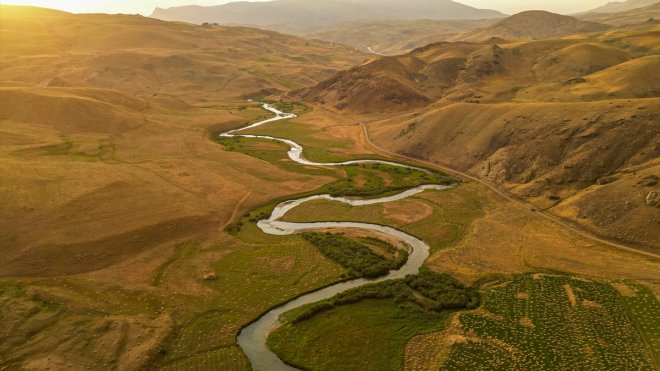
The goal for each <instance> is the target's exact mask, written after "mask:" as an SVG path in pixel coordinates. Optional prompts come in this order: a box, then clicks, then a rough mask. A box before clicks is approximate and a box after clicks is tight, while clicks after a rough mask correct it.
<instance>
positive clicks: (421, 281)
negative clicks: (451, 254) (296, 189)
mask: <svg viewBox="0 0 660 371" xmlns="http://www.w3.org/2000/svg"><path fill="white" fill-rule="evenodd" d="M366 299H392V300H394V301H395V302H396V303H401V304H404V303H412V304H415V305H418V306H419V307H421V308H423V309H425V310H428V311H433V312H440V311H442V310H445V309H474V308H477V307H478V306H479V303H480V296H479V291H478V290H477V289H476V288H474V287H469V286H465V285H464V284H462V283H461V282H459V281H458V280H456V279H455V278H453V277H452V276H450V275H448V274H441V273H435V272H432V271H429V270H423V271H421V272H420V273H418V274H415V275H408V276H406V277H405V278H404V279H398V280H390V281H385V282H380V283H374V284H368V285H364V286H360V287H357V288H354V289H351V290H348V291H345V292H342V293H340V294H337V295H336V296H334V297H332V298H330V299H326V300H323V301H321V302H318V303H314V304H311V305H309V306H307V307H306V308H304V309H303V310H302V311H300V312H299V313H298V314H297V315H296V316H295V317H293V318H292V319H291V322H292V323H298V322H301V321H304V320H307V319H310V318H312V317H314V316H315V315H316V314H318V313H321V312H324V311H327V310H331V309H333V308H335V307H337V306H340V305H347V304H353V303H357V302H359V301H361V300H366Z"/></svg>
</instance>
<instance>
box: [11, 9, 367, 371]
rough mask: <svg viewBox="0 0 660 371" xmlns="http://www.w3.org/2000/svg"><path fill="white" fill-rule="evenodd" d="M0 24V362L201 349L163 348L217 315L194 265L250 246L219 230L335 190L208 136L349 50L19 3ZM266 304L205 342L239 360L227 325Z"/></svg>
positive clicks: (157, 355)
mask: <svg viewBox="0 0 660 371" xmlns="http://www.w3.org/2000/svg"><path fill="white" fill-rule="evenodd" d="M0 24H2V27H0V40H1V41H0V59H1V62H0V163H1V164H0V210H2V212H1V213H2V216H1V217H0V312H2V313H3V314H2V320H0V334H2V335H1V336H0V337H1V338H2V340H1V341H0V368H1V369H5V368H10V369H13V368H36V369H44V368H56V369H67V368H69V369H107V368H117V369H131V370H134V369H144V368H149V367H151V366H153V365H155V364H156V363H158V362H159V360H161V359H163V358H165V357H166V356H167V357H170V359H168V360H164V361H163V362H162V363H163V364H165V363H168V362H172V361H173V360H172V359H176V358H186V357H188V356H190V355H194V354H197V353H204V352H207V351H208V350H209V349H208V347H209V346H208V345H205V344H200V343H199V342H194V343H186V344H188V345H185V346H181V347H179V346H177V344H176V342H177V341H182V342H186V340H181V339H184V338H185V335H182V332H185V331H184V330H183V329H185V328H186V326H193V325H194V323H195V321H196V319H197V318H198V316H200V315H203V314H200V313H202V312H203V313H211V312H213V310H214V308H217V307H218V304H217V302H214V301H215V300H216V299H217V297H218V296H217V295H216V294H215V291H214V290H213V289H210V288H209V287H208V286H204V285H203V284H202V277H203V276H204V274H205V272H207V271H209V270H212V269H213V267H212V266H211V265H212V264H214V262H217V261H218V260H220V258H221V257H223V256H226V255H228V254H230V253H232V252H235V251H238V250H242V249H243V250H250V249H244V247H245V246H248V245H247V244H246V243H244V242H240V241H237V240H235V239H232V238H231V237H229V236H228V235H227V234H226V233H225V232H224V228H225V226H226V225H227V224H229V223H230V222H232V220H233V219H234V218H235V216H236V215H239V216H240V215H243V214H244V213H245V212H247V211H248V210H250V209H252V208H254V207H256V206H257V205H260V204H263V203H266V202H270V201H271V200H272V198H278V197H284V196H287V195H291V194H296V193H300V192H303V191H307V190H311V189H315V188H317V187H319V186H321V185H322V184H324V183H325V182H328V181H329V180H331V179H333V178H330V177H328V176H325V175H316V176H314V177H310V176H309V175H307V174H303V173H296V172H291V171H290V170H286V169H283V168H281V167H278V166H275V165H271V164H269V163H267V162H265V161H262V160H260V159H257V158H253V157H249V156H245V155H243V154H240V153H237V152H230V151H224V150H223V149H222V147H221V146H220V145H218V144H217V143H215V142H213V141H212V140H210V138H211V137H212V136H213V134H214V133H216V132H218V131H225V130H229V129H231V128H236V127H239V126H242V125H244V124H245V123H246V122H248V121H253V120H257V119H259V118H261V117H263V116H265V115H268V114H267V113H265V112H264V111H263V110H261V109H260V108H258V107H257V106H256V105H255V104H254V103H248V102H246V101H244V100H243V99H242V98H241V97H242V96H243V95H246V94H247V95H250V94H257V95H259V96H265V95H269V94H271V93H273V92H278V91H282V90H288V89H290V88H293V87H296V86H298V87H304V86H308V85H311V84H314V83H315V82H317V81H318V80H319V79H321V78H323V76H330V75H332V74H333V73H334V72H336V71H337V70H340V69H344V68H346V67H348V66H350V65H353V64H355V63H359V62H360V61H362V60H363V59H364V54H362V53H359V52H357V51H355V50H354V49H352V48H347V47H343V46H339V45H334V46H333V45H330V43H326V42H321V41H310V40H304V39H301V38H298V37H293V36H286V35H281V34H278V33H275V32H270V31H263V30H256V29H250V28H244V27H201V26H195V25H190V24H176V23H169V22H164V21H160V20H155V19H149V18H144V17H140V16H127V15H102V14H83V15H74V14H69V13H65V12H58V11H52V10H48V9H40V8H33V7H13V6H5V5H2V6H1V7H0ZM289 248H293V249H296V248H297V247H294V246H287V250H286V251H287V252H290V251H292V250H290V249H289ZM298 248H299V247H298ZM255 251H256V250H255ZM307 258H309V257H307ZM313 258H314V256H312V259H313ZM299 260H300V261H305V264H306V265H308V266H313V267H315V268H313V269H316V268H318V264H322V263H323V262H322V261H320V260H318V259H317V264H311V265H309V264H310V263H309V262H310V261H309V259H303V258H302V257H301V258H300V259H299ZM249 265H251V266H256V265H254V264H252V263H250V264H249ZM321 269H332V267H329V268H328V266H327V265H324V266H323V267H322V268H321ZM170 275H171V276H170ZM170 277H171V278H170ZM269 279H270V280H271V281H272V280H273V278H269ZM245 281H249V279H245V280H243V283H242V284H241V286H240V287H241V290H243V291H244V292H245V290H246V289H245V287H246V286H245V284H244V282H245ZM302 281H304V280H302ZM284 286H287V287H289V286H290V285H282V287H284ZM308 290H309V289H304V290H301V291H300V292H301V293H302V292H303V291H308ZM223 291H224V289H223ZM248 291H249V290H248ZM274 295H275V301H274V302H273V303H272V304H271V303H267V302H264V301H263V300H261V299H260V300H261V301H260V302H259V303H257V304H256V306H255V305H248V306H246V307H250V308H254V310H257V312H255V313H251V312H245V313H244V314H240V315H239V317H234V318H233V319H231V320H227V319H223V323H225V324H226V326H224V325H223V326H222V328H223V330H222V331H221V332H223V333H224V334H216V335H217V336H215V335H214V336H213V339H214V340H213V344H212V345H213V347H218V348H222V349H223V351H222V352H220V353H221V354H226V355H227V359H226V360H225V361H224V363H223V364H225V365H226V364H231V362H241V361H243V362H244V363H243V364H244V365H245V367H247V361H245V359H244V356H243V355H242V353H241V352H240V350H238V348H237V347H236V346H235V337H236V332H237V331H238V329H239V328H240V325H239V323H247V322H249V321H250V320H251V319H252V318H253V317H254V316H256V315H257V314H258V313H259V312H263V311H264V310H266V309H267V308H268V307H270V306H272V305H274V304H275V303H276V302H281V301H282V300H285V299H286V296H285V295H284V294H280V295H278V294H274ZM241 296H244V295H243V294H241ZM222 297H225V298H226V297H227V295H226V293H225V294H222ZM261 297H262V298H263V295H261ZM182 298H183V299H182ZM230 300H231V301H233V302H234V303H236V302H237V300H236V298H232V299H230ZM193 303H194V304H193ZM204 303H206V304H204ZM211 303H215V304H211ZM232 305H236V304H232ZM262 305H265V306H263V307H262ZM232 316H233V315H232ZM236 318H240V319H239V320H238V321H237V320H236ZM232 323H236V327H235V326H234V325H232ZM72 329H73V330H72ZM195 337H196V338H198V337H197V336H196V335H195ZM83 344H84V345H83ZM164 347H169V349H170V351H169V353H168V352H166V351H162V352H161V350H163V349H164ZM232 357H236V358H237V359H238V360H237V361H234V360H233V358H232ZM221 362H222V361H221ZM216 363H217V362H216ZM154 367H155V366H154ZM245 367H243V368H245ZM156 368H159V367H156ZM227 368H232V367H230V366H227ZM234 368H236V367H234ZM239 368H240V367H239Z"/></svg>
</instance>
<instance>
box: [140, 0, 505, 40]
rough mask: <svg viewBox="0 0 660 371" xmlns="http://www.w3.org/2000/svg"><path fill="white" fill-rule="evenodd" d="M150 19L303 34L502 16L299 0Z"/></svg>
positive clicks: (460, 8)
mask: <svg viewBox="0 0 660 371" xmlns="http://www.w3.org/2000/svg"><path fill="white" fill-rule="evenodd" d="M151 16H152V17H153V18H158V19H163V20H168V21H184V22H190V23H197V24H200V23H204V22H216V23H220V24H232V25H249V26H254V27H260V28H267V29H272V30H275V31H280V32H286V33H293V34H305V33H310V32H313V31H315V30H317V29H318V28H319V27H323V26H329V25H334V24H339V23H345V22H351V21H363V20H406V19H421V18H423V19H483V18H498V17H502V16H504V14H502V13H500V12H498V11H495V10H488V9H477V8H473V7H470V6H467V5H463V4H461V3H457V2H454V1H451V0H442V1H430V0H409V1H404V0H390V1H388V2H379V1H373V0H330V1H324V2H322V3H314V4H313V5H312V4H309V2H305V1H302V0H276V1H271V2H258V3H250V2H236V3H229V4H223V5H216V6H207V7H203V6H184V7H172V8H168V9H164V8H157V9H155V10H154V12H153V14H152V15H151Z"/></svg>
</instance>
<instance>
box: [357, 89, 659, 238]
mask: <svg viewBox="0 0 660 371" xmlns="http://www.w3.org/2000/svg"><path fill="white" fill-rule="evenodd" d="M658 107H660V99H658V98H651V99H636V100H625V101H618V100H608V101H595V102H588V103H525V104H521V103H502V104H466V103H458V104H453V105H450V106H447V107H444V108H440V109H431V110H427V111H426V112H425V113H423V114H421V115H419V116H416V117H414V118H408V119H404V118H401V117H400V118H397V119H393V120H388V121H384V122H379V123H374V124H371V125H370V129H371V131H372V133H373V136H374V139H375V140H376V141H377V142H378V143H382V144H383V145H385V146H386V147H387V148H390V149H392V150H395V151H396V152H399V153H402V154H405V155H409V156H412V157H416V158H423V159H429V160H432V161H437V162H440V163H444V164H448V165H449V166H451V167H452V168H455V169H459V170H463V171H468V172H470V173H473V174H476V175H478V176H481V177H483V178H486V179H488V180H490V181H491V182H493V183H496V184H500V185H502V186H503V187H504V188H506V189H508V190H509V191H511V192H513V193H514V194H516V195H518V196H520V197H523V198H525V199H527V200H529V201H531V202H533V203H535V204H537V205H538V207H539V208H550V210H551V211H552V212H556V213H557V214H558V215H561V216H563V217H566V218H567V219H570V220H573V221H574V222H576V223H580V224H584V225H585V226H586V227H588V228H592V229H593V230H594V231H595V232H596V233H600V234H604V235H607V236H608V237H610V238H614V239H619V240H622V241H625V242H627V243H633V244H635V245H638V246H641V247H645V248H647V249H655V250H656V251H657V246H660V234H659V233H658V232H657V231H658V230H659V229H658V228H657V224H656V223H657V218H658V216H660V215H659V213H660V210H658V209H657V208H654V207H651V206H648V205H646V202H645V199H646V196H647V195H648V193H649V192H650V191H651V190H653V189H657V186H653V187H644V186H643V185H642V183H643V179H645V178H647V177H650V176H654V175H657V174H658V171H660V164H658V163H657V161H656V160H657V158H658V157H660V147H659V146H658V143H660V126H659V125H660V109H659V108H658ZM551 195H558V196H559V197H561V199H566V200H567V201H566V202H561V201H553V200H551V199H550V196H551ZM553 197H554V196H553Z"/></svg>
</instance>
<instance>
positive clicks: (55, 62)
mask: <svg viewBox="0 0 660 371" xmlns="http://www.w3.org/2000/svg"><path fill="white" fill-rule="evenodd" d="M0 22H2V25H3V27H2V30H0V39H1V40H2V47H1V48H0V53H1V55H2V63H1V64H0V79H1V80H4V81H8V80H12V81H23V82H28V83H32V84H39V85H45V86H63V87H67V86H68V87H74V86H75V87H79V86H87V87H99V88H105V89H122V90H130V91H132V92H137V93H141V94H144V93H146V94H153V93H178V92H180V93H181V94H187V95H190V94H196V95H200V96H201V95H208V94H213V95H214V96H215V97H218V96H233V97H238V96H240V95H242V94H244V93H250V92H254V91H258V90H263V89H270V88H278V89H281V90H289V89H292V88H299V87H304V86H309V85H313V84H314V83H317V82H319V81H321V80H323V79H324V78H327V77H330V76H331V74H332V73H333V72H335V71H337V70H340V69H344V68H348V67H349V66H351V65H354V64H356V63H359V62H360V61H362V60H364V55H363V54H361V53H359V52H357V51H355V50H353V49H351V48H348V47H344V46H341V45H337V44H335V45H331V44H330V43H326V42H321V41H318V40H317V41H311V40H304V39H302V38H297V37H293V36H285V35H282V34H278V33H275V32H269V31H261V30H256V29H250V28H239V27H201V26H194V25H188V24H177V23H170V22H163V21H159V20H155V19H151V18H144V17H140V16H128V15H103V14H90V15H73V14H68V13H64V12H57V11H50V10H45V9H39V8H30V7H12V6H6V5H3V6H2V11H0ZM26 37H29V40H30V42H25V40H26ZM263 55H268V58H267V59H264V58H262V56H263Z"/></svg>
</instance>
